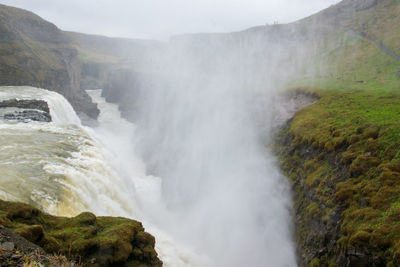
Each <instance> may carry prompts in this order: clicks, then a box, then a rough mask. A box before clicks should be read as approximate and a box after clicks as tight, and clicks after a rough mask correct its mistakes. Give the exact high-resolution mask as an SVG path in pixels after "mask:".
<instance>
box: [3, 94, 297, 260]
mask: <svg viewBox="0 0 400 267" xmlns="http://www.w3.org/2000/svg"><path fill="white" fill-rule="evenodd" d="M177 89H178V88H177ZM88 93H89V95H90V96H91V97H92V100H93V102H95V103H97V104H98V106H99V109H100V115H99V119H98V120H99V125H98V126H97V127H95V128H89V127H85V126H82V125H81V123H80V120H79V118H78V117H77V116H76V114H75V112H74V111H73V109H72V107H71V105H70V104H69V103H68V101H67V100H65V98H64V97H62V96H61V95H59V94H57V93H54V92H50V91H47V90H44V89H38V88H33V87H0V100H6V99H12V98H18V99H41V100H44V101H46V102H47V103H48V105H49V107H50V113H51V116H52V118H53V121H52V122H50V123H43V122H29V123H22V122H20V123H6V122H3V123H1V124H0V147H1V148H0V171H1V173H2V183H1V184H0V197H1V198H3V199H6V200H14V201H22V202H26V203H29V204H32V205H34V206H36V207H39V208H41V209H43V210H44V211H47V212H49V213H51V214H54V215H62V216H74V215H77V214H78V213H80V212H83V211H91V212H94V213H95V214H96V215H111V216H124V217H129V218H132V219H137V220H139V221H142V222H143V224H144V226H145V228H146V230H147V231H148V232H150V233H151V234H153V235H154V236H155V237H156V250H157V251H158V253H159V255H160V258H161V259H162V260H163V262H164V266H167V267H168V266H173V267H179V266H198V267H205V266H282V267H284V266H295V265H296V263H295V257H294V249H293V245H292V243H291V238H290V231H289V228H288V223H287V221H290V217H289V211H288V207H289V206H290V198H288V197H287V196H285V194H287V193H288V191H287V186H286V184H285V183H283V182H282V181H283V180H284V178H283V177H282V176H281V175H280V174H279V171H278V170H277V168H276V167H275V163H274V161H273V160H272V157H271V156H269V154H268V152H267V151H266V150H265V149H264V148H263V146H262V144H260V143H256V142H254V140H255V136H253V134H254V132H253V130H252V128H251V127H252V126H251V125H250V124H248V123H247V122H246V119H247V118H246V115H245V114H244V113H242V112H241V111H240V112H236V111H233V110H232V108H234V107H236V105H237V104H238V103H236V102H235V101H234V99H229V98H227V99H224V101H223V102H219V101H221V99H220V98H219V99H218V98H216V99H210V98H208V97H209V95H208V94H210V92H209V91H208V90H204V91H202V92H194V91H193V92H186V93H187V94H185V95H181V94H180V93H177V91H174V90H173V91H170V92H168V93H167V95H158V96H157V99H158V100H160V99H159V98H158V97H165V98H164V101H160V102H159V104H160V105H159V106H157V110H158V111H161V112H162V113H161V114H162V116H158V117H157V116H154V115H155V114H154V113H151V112H149V113H148V115H151V116H154V117H153V120H154V119H155V120H154V121H153V120H152V119H149V118H147V119H148V122H147V123H148V124H147V125H143V124H142V125H134V124H132V123H131V122H128V121H127V120H125V119H123V118H121V115H120V113H119V110H118V106H117V105H115V104H110V103H107V102H106V101H105V99H104V98H102V97H101V90H91V91H88ZM170 93H173V94H175V95H172V96H171V95H169V94H170ZM190 93H195V94H194V95H195V99H193V98H191V97H189V98H186V97H188V96H190ZM223 95H224V94H221V95H219V96H221V97H222V96H223ZM219 96H218V97H219ZM188 99H189V101H192V102H191V105H189V106H182V104H184V103H186V101H187V100H188ZM206 100H207V101H206ZM193 101H194V102H193ZM196 101H197V102H196ZM204 101H206V102H204ZM225 101H226V102H225ZM196 103H197V104H196ZM205 103H208V104H207V106H204V105H205ZM221 103H223V105H222V106H221V107H223V108H222V109H219V108H218V105H219V104H221ZM170 105H175V106H173V107H171V106H170ZM201 105H203V107H204V108H205V109H204V110H203V111H204V112H203V111H201V112H200V106H201ZM177 109H178V113H175V112H177ZM171 112H172V113H171ZM179 112H182V113H179ZM182 116H183V117H182ZM231 116H233V117H234V118H233V117H231ZM231 123H234V127H249V128H248V129H247V130H244V131H240V132H236V133H235V132H232V130H233V128H232V125H231ZM140 127H142V128H140ZM181 127H183V128H181ZM230 135H232V136H233V137H229V136H230ZM149 141H157V142H155V143H153V144H152V145H151V146H147V145H148V144H149V143H148V142H149ZM145 149H152V152H153V154H152V155H151V156H153V160H154V161H153V167H157V168H156V169H157V170H158V172H157V174H159V175H160V176H159V177H158V176H156V175H155V173H156V172H155V171H154V170H151V169H149V166H147V163H148V162H150V161H147V162H146V161H144V160H143V159H146V157H145V156H143V155H144V154H142V152H143V151H144V150H145ZM147 152H149V151H147ZM157 153H159V154H158V155H157ZM155 155H157V156H156V157H155ZM204 156H206V157H204ZM157 164H165V166H160V165H157ZM151 173H153V174H151ZM285 220H287V221H285Z"/></svg>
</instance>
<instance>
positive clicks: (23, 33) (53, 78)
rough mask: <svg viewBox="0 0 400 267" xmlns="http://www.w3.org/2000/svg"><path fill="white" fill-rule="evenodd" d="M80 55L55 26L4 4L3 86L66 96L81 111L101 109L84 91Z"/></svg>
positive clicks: (0, 13)
mask: <svg viewBox="0 0 400 267" xmlns="http://www.w3.org/2000/svg"><path fill="white" fill-rule="evenodd" d="M80 74H81V63H80V61H79V58H78V52H77V50H76V49H75V48H74V46H73V45H72V44H71V42H70V40H69V38H68V36H66V35H65V34H64V33H63V32H62V31H61V30H59V29H58V28H57V27H56V26H55V25H53V24H52V23H49V22H47V21H45V20H43V19H41V18H40V17H39V16H37V15H35V14H33V13H31V12H29V11H25V10H22V9H18V8H14V7H9V6H5V5H0V85H31V86H36V87H41V88H45V89H49V90H53V91H56V92H59V93H61V94H62V95H64V96H65V97H66V98H67V99H68V100H69V101H70V102H71V104H72V105H73V106H74V108H75V109H76V111H77V112H83V113H86V114H87V115H89V116H91V117H94V118H96V117H97V115H98V109H97V107H96V105H95V104H93V103H91V101H90V99H89V97H88V95H87V94H86V93H85V92H84V91H82V90H80Z"/></svg>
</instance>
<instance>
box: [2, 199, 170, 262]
mask: <svg viewBox="0 0 400 267" xmlns="http://www.w3.org/2000/svg"><path fill="white" fill-rule="evenodd" d="M0 223H1V224H2V225H4V226H5V227H8V228H11V229H13V230H14V231H15V232H16V233H18V234H19V235H21V236H22V237H24V238H26V239H27V240H29V241H31V242H33V243H35V244H37V245H38V246H40V247H42V248H43V249H44V250H45V251H46V252H47V253H57V254H58V253H60V254H62V255H65V256H67V257H68V258H70V259H73V260H76V261H77V262H82V263H83V264H84V265H85V266H161V265H162V262H161V261H160V260H159V259H158V257H157V253H156V251H155V250H154V245H155V239H154V237H153V236H151V235H150V234H148V233H146V232H144V228H143V226H142V224H141V223H140V222H137V221H133V220H130V219H126V218H114V217H96V216H95V215H93V214H92V213H89V212H84V213H81V214H80V215H78V216H76V217H73V218H66V217H55V216H51V215H49V214H46V213H43V212H41V211H39V210H37V209H35V208H32V207H31V206H29V205H26V204H21V203H14V202H6V201H1V200H0Z"/></svg>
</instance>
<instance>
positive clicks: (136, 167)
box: [0, 86, 207, 267]
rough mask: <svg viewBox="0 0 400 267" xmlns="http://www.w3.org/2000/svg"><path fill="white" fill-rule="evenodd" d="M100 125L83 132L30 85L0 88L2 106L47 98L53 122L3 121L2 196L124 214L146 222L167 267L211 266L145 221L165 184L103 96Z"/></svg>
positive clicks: (63, 212) (63, 106) (64, 104)
mask: <svg viewBox="0 0 400 267" xmlns="http://www.w3.org/2000/svg"><path fill="white" fill-rule="evenodd" d="M90 94H91V96H92V97H93V100H94V101H95V102H96V103H98V104H99V107H100V110H101V113H100V116H99V126H98V127H96V128H95V129H91V128H88V127H84V126H82V125H81V123H80V119H79V118H78V116H77V115H76V113H75V112H74V110H73V108H72V107H71V105H70V104H69V103H68V101H67V100H66V99H65V98H64V97H63V96H61V95H60V94H58V93H55V92H51V91H48V90H44V89H39V88H33V87H9V86H8V87H0V101H3V100H8V99H20V100H25V99H30V100H44V101H46V102H47V103H48V106H49V108H50V114H51V116H52V119H53V121H52V122H50V123H47V122H34V121H29V122H28V123H25V122H19V123H16V122H6V121H3V122H0V147H1V149H0V173H1V182H0V197H1V198H2V199H5V200H11V201H21V202H25V203H29V204H31V205H34V206H36V207H39V208H40V209H42V210H44V211H46V212H49V213H51V214H54V215H60V216H75V215H77V214H79V213H81V212H84V211H91V212H94V213H95V214H96V215H108V216H124V217H129V218H132V219H137V220H140V221H143V223H144V225H145V227H146V230H148V231H149V232H151V233H153V234H154V235H155V236H156V238H157V245H156V249H157V251H158V253H159V255H160V258H161V259H162V260H163V261H164V265H165V266H167V267H168V266H196V265H197V266H206V265H207V264H206V263H205V261H204V260H203V259H202V258H201V257H200V256H198V255H196V254H195V253H194V252H191V251H190V249H189V248H187V247H185V246H184V245H180V244H178V243H177V242H176V241H175V240H174V239H173V238H172V237H171V236H169V235H168V233H165V232H163V231H162V230H160V229H158V228H157V227H156V226H154V225H152V224H151V220H150V221H148V220H147V216H146V209H147V208H150V207H153V208H154V207H157V206H158V205H160V203H161V198H160V196H161V191H160V189H161V181H160V179H159V178H157V177H152V176H147V175H146V174H145V166H144V165H143V163H142V161H141V160H140V159H139V158H137V157H136V155H135V153H134V149H133V147H131V146H130V144H131V143H132V138H134V131H135V126H134V125H133V124H132V123H130V122H128V121H126V120H124V119H122V118H121V117H120V114H119V111H118V106H117V105H115V104H108V103H106V102H105V101H104V99H103V98H102V97H101V96H100V94H101V90H95V91H90Z"/></svg>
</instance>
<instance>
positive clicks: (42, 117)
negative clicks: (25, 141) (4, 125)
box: [0, 99, 51, 122]
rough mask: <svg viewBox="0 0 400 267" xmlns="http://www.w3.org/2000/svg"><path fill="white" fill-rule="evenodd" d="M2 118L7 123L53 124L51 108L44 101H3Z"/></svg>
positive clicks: (0, 112)
mask: <svg viewBox="0 0 400 267" xmlns="http://www.w3.org/2000/svg"><path fill="white" fill-rule="evenodd" d="M0 116H1V117H2V118H3V119H4V120H6V121H16V122H29V121H39V122H51V115H50V110H49V106H48V104H47V102H46V101H43V100H18V99H10V100H5V101H1V102H0Z"/></svg>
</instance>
